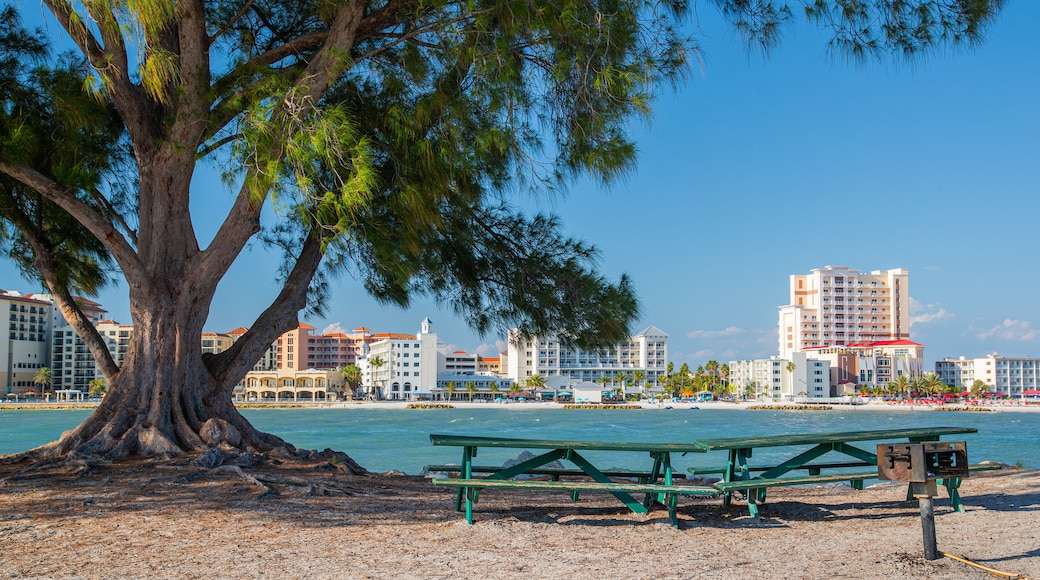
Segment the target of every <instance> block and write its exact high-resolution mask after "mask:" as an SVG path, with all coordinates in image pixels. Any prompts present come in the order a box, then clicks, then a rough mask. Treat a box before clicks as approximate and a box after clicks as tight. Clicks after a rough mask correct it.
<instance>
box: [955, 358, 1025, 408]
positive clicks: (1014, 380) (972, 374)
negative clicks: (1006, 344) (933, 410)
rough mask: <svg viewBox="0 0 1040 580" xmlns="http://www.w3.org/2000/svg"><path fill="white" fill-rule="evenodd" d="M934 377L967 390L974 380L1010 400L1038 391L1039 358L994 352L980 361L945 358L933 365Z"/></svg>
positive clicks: (975, 359)
mask: <svg viewBox="0 0 1040 580" xmlns="http://www.w3.org/2000/svg"><path fill="white" fill-rule="evenodd" d="M935 374H937V375H939V377H940V378H941V379H942V380H943V382H944V383H946V384H947V385H951V386H955V387H958V388H960V389H970V388H971V386H972V385H973V384H975V381H976V380H979V381H982V382H983V383H984V384H985V385H986V389H987V390H989V391H992V392H994V393H1001V394H1004V395H1008V396H1009V397H1012V398H1021V397H1023V396H1024V395H1023V392H1024V391H1036V390H1040V358H1015V357H1004V356H1000V355H999V354H997V353H992V354H988V355H986V356H984V357H981V358H964V357H960V358H956V359H954V358H949V357H947V358H944V359H943V360H940V361H936V362H935Z"/></svg>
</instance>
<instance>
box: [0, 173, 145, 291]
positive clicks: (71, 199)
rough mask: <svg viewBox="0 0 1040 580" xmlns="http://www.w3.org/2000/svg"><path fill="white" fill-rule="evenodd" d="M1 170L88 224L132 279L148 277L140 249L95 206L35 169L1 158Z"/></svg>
mask: <svg viewBox="0 0 1040 580" xmlns="http://www.w3.org/2000/svg"><path fill="white" fill-rule="evenodd" d="M0 172H3V173H6V174H7V175H10V176H11V177H13V178H15V179H17V180H18V181H20V182H21V183H23V184H25V185H26V186H28V187H29V188H31V189H32V190H33V191H36V192H37V193H39V194H40V195H41V196H43V197H44V198H46V199H48V200H50V201H52V202H54V203H55V204H56V205H57V206H58V207H60V208H62V209H64V210H65V211H67V212H68V213H69V215H71V216H72V217H73V218H75V219H76V220H77V221H78V222H79V223H81V224H83V227H85V228H87V229H88V230H89V231H90V233H91V234H93V235H94V237H96V238H97V239H98V240H99V241H100V242H101V243H102V244H104V246H105V249H107V250H108V251H109V252H110V253H111V254H112V257H113V258H115V260H116V262H117V263H118V264H119V268H120V269H121V270H123V272H124V273H126V275H127V277H128V279H137V280H147V279H148V277H147V275H146V274H145V272H144V270H143V267H142V265H141V262H140V260H139V259H138V256H137V252H135V251H134V248H133V247H132V246H131V245H130V244H129V243H128V242H127V241H126V238H124V237H123V235H122V234H121V233H120V232H119V230H118V229H116V228H115V226H113V225H112V222H110V221H108V220H106V219H104V218H102V217H101V216H100V215H99V214H98V212H97V211H96V210H94V208H92V207H90V206H89V205H87V204H85V203H83V201H82V200H80V199H79V198H77V197H76V196H75V195H73V194H72V193H71V192H69V191H68V190H66V189H64V188H62V187H61V186H59V185H58V184H57V183H55V182H53V181H51V180H50V179H48V178H47V177H46V176H44V175H43V174H42V173H40V172H38V171H36V170H35V169H32V168H29V167H25V166H21V165H8V164H7V163H3V162H0Z"/></svg>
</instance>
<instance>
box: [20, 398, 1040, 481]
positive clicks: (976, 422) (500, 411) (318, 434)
mask: <svg viewBox="0 0 1040 580" xmlns="http://www.w3.org/2000/svg"><path fill="white" fill-rule="evenodd" d="M89 414H90V411H88V410H42V411H40V410H33V411H8V410H0V454H5V453H14V452H17V451H24V450H26V449H29V448H31V447H34V446H36V445H40V444H43V443H46V442H48V441H51V440H53V439H55V438H56V437H58V436H59V435H60V434H61V432H62V431H65V430H68V429H71V428H73V427H75V426H76V425H77V424H78V423H79V422H80V421H82V420H83V419H85V418H86V417H87V416H89ZM243 414H244V415H245V416H246V417H247V418H249V420H250V421H252V422H253V424H254V425H256V426H257V428H259V429H261V430H263V431H267V432H270V433H274V434H276V435H278V436H280V437H282V438H283V439H285V440H287V441H289V442H290V443H292V444H293V445H296V446H297V447H299V448H302V449H319V450H320V449H324V448H326V447H329V448H332V449H335V450H337V451H345V452H346V453H347V454H349V455H350V456H351V457H353V458H354V459H355V460H357V461H358V462H359V463H360V464H361V465H363V466H364V467H366V468H367V469H369V470H372V471H387V470H390V469H397V470H400V471H404V472H406V473H412V474H414V473H419V471H420V469H421V468H422V466H423V465H426V464H428V463H458V462H459V460H460V459H461V457H462V452H461V450H460V449H458V448H450V447H433V446H432V445H430V440H429V435H430V433H449V434H469V435H499V436H503V437H533V438H551V439H590V440H601V439H602V440H618V441H632V442H644V441H668V442H683V441H689V440H691V439H697V438H708V437H740V436H751V435H775V434H781V433H812V432H822V431H857V430H864V429H898V428H909V427H936V426H957V427H975V428H976V429H978V430H979V432H978V433H976V434H972V435H965V436H964V437H963V440H964V441H967V442H968V458H969V460H970V461H971V462H972V463H976V462H979V461H985V460H992V461H1002V462H1004V463H1011V464H1014V463H1021V464H1022V465H1023V466H1024V467H1027V468H1030V469H1037V468H1040V446H1038V445H1037V444H1036V443H1037V437H1038V434H1040V413H938V412H934V411H868V410H862V409H844V410H843V409H837V410H833V411H746V410H738V409H717V410H716V409H711V410H686V409H645V410H598V409H597V410H575V409H556V408H545V407H533V408H527V409H524V408H516V407H513V408H503V407H497V406H491V407H488V408H464V409H463V408H457V409H427V410H406V409H380V408H378V407H356V408H347V409H245V410H243ZM958 439H959V438H958ZM516 453H517V452H516V451H515V450H481V451H480V456H479V458H478V462H479V463H481V464H486V463H491V464H496V463H501V462H502V461H505V460H506V459H510V458H512V457H514V456H515V455H516ZM789 454H790V450H788V451H787V452H780V451H776V450H766V449H763V450H756V451H755V458H756V459H760V460H766V459H769V458H771V457H781V456H787V455H789ZM589 455H591V456H592V457H590V459H592V460H593V461H594V463H596V464H597V465H601V466H608V467H627V468H640V467H645V466H644V465H642V464H643V463H645V460H641V459H642V458H638V457H634V456H633V455H632V454H627V455H625V454H614V455H611V454H609V453H603V454H599V455H596V454H589ZM673 462H674V463H675V465H676V467H677V468H679V469H682V470H684V471H685V469H686V468H687V467H693V466H699V467H706V466H716V465H720V464H724V463H725V455H724V454H722V453H721V452H713V453H708V454H689V455H685V456H682V457H675V458H673Z"/></svg>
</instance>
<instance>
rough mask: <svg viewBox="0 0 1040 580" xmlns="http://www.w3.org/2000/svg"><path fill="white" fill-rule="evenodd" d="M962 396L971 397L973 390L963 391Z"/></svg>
mask: <svg viewBox="0 0 1040 580" xmlns="http://www.w3.org/2000/svg"><path fill="white" fill-rule="evenodd" d="M960 396H961V397H970V396H971V391H964V392H963V393H961V394H960Z"/></svg>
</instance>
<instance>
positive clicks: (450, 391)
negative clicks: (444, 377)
mask: <svg viewBox="0 0 1040 580" xmlns="http://www.w3.org/2000/svg"><path fill="white" fill-rule="evenodd" d="M447 391H448V400H449V401H450V400H452V398H454V396H455V381H448V387H447Z"/></svg>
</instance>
